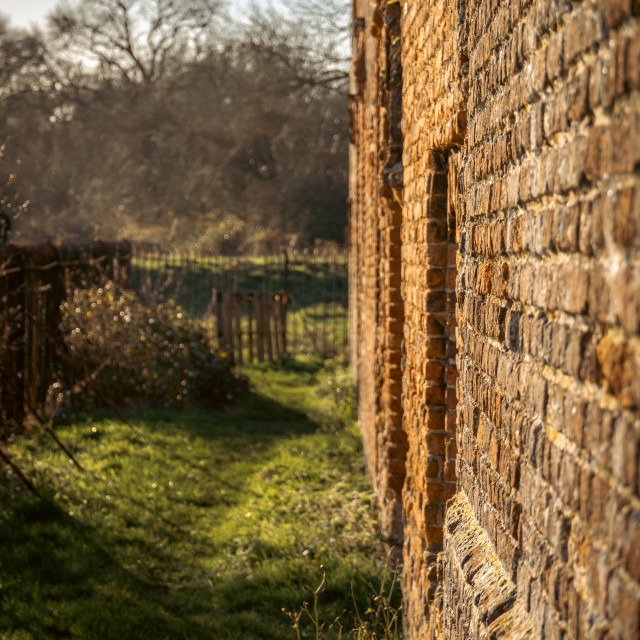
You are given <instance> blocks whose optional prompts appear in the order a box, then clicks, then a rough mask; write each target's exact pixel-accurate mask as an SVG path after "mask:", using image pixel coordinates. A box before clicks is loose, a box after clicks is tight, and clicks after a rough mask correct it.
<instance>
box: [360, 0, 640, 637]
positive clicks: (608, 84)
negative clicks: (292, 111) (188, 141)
mask: <svg viewBox="0 0 640 640" xmlns="http://www.w3.org/2000/svg"><path fill="white" fill-rule="evenodd" d="M353 11H354V14H353V15H354V59H355V62H354V74H353V78H352V108H353V119H354V131H353V134H354V138H353V142H354V144H353V145H352V151H351V154H352V156H351V159H352V164H351V207H352V215H351V229H352V234H351V244H352V271H351V273H352V281H351V284H352V336H353V337H354V338H353V342H352V353H351V356H352V363H353V364H354V367H355V369H356V371H357V374H358V384H359V390H360V394H359V398H360V420H361V423H362V428H363V434H364V441H365V453H366V456H367V460H368V466H369V470H370V473H371V476H372V480H373V483H374V486H375V487H376V490H377V493H378V496H379V500H380V504H381V521H382V525H383V530H384V531H385V532H386V534H387V535H388V537H389V539H390V540H391V541H393V542H395V543H398V542H399V541H400V540H401V536H403V537H404V538H403V540H404V541H403V559H404V573H403V597H404V624H405V634H406V637H408V638H416V639H417V638H425V637H442V636H444V637H445V638H460V639H462V638H476V637H478V638H479V637H508V638H525V637H526V638H565V639H567V638H576V639H577V638H621V639H625V640H626V639H629V640H631V639H637V638H639V637H640V413H639V410H640V44H639V43H640V18H639V15H640V9H639V8H638V5H637V2H634V1H633V0H615V1H614V0H593V1H586V0H585V1H583V2H578V3H568V2H559V1H558V0H539V1H537V2H533V1H531V0H521V1H506V0H502V1H500V0H481V1H477V0H467V2H460V1H457V2H450V1H447V0H428V1H425V2H416V1H411V2H410V1H408V0H403V1H402V2H392V3H387V2H383V1H382V0H380V1H379V2H376V1H366V2H365V0H354V5H353ZM361 19H362V20H361ZM391 78H393V79H392V80H391ZM399 86H402V99H401V104H400V105H399V100H398V96H397V91H396V92H394V89H397V87H399ZM399 106H400V107H401V109H402V136H400V134H399V130H398V127H397V124H398V123H399V122H400V119H399V118H398V114H397V109H398V107H399ZM399 145H400V146H399ZM401 488H402V489H401ZM400 514H401V516H402V517H401V519H400Z"/></svg>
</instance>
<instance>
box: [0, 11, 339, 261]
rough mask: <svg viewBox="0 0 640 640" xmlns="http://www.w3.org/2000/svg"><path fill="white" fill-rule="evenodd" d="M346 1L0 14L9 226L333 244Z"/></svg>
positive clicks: (3, 179)
mask: <svg viewBox="0 0 640 640" xmlns="http://www.w3.org/2000/svg"><path fill="white" fill-rule="evenodd" d="M348 19H349V11H348V2H346V0H322V1H319V0H299V1H298V2H293V0H292V1H291V3H290V6H288V8H286V9H285V8H280V9H278V10H276V9H274V8H269V7H267V8H259V7H258V6H257V5H255V6H254V7H253V8H252V9H251V10H250V11H249V12H248V14H247V15H244V16H243V17H242V18H237V17H236V18H232V17H231V15H230V14H228V13H227V12H226V10H225V7H224V5H223V3H222V2H220V1H217V2H216V1H215V0H214V1H212V0H81V1H80V2H78V3H75V4H72V5H70V4H67V3H61V4H60V5H59V6H58V8H57V9H56V10H54V11H53V12H52V14H51V15H50V17H49V21H48V27H47V29H46V30H45V31H42V32H37V31H24V30H19V29H15V28H12V27H11V23H10V20H9V19H0V145H2V147H0V200H1V202H0V206H1V207H2V210H3V211H5V212H7V213H8V214H9V216H10V218H11V220H12V229H11V231H10V233H9V240H10V241H13V242H17V243H25V242H29V243H33V242H37V241H42V240H46V239H52V240H57V241H76V242H77V241H87V240H90V239H93V238H101V239H103V240H115V239H118V238H122V237H127V238H131V239H134V240H137V241H149V242H159V243H163V244H174V245H180V244H182V245H186V244H190V245H193V244H196V243H197V244H198V245H199V246H201V247H202V248H203V249H208V250H215V251H219V252H221V253H226V254H236V253H250V252H260V251H274V250H278V249H279V248H280V247H282V246H308V245H310V244H313V243H318V242H335V243H338V244H341V243H342V242H343V239H344V231H345V227H346V209H347V202H346V201H347V149H348V118H347V90H348V82H347V79H348V73H347V68H348V62H347V57H348V51H347V49H346V39H348V29H347V28H346V24H347V23H348Z"/></svg>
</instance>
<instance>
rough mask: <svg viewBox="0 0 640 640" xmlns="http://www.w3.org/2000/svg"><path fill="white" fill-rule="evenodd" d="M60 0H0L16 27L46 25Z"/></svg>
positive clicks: (238, 1)
mask: <svg viewBox="0 0 640 640" xmlns="http://www.w3.org/2000/svg"><path fill="white" fill-rule="evenodd" d="M58 2H59V0H0V13H4V14H5V15H8V16H9V17H10V18H11V24H12V25H13V26H14V27H29V26H31V25H32V24H34V23H35V24H37V25H38V26H42V27H43V26H44V22H45V21H44V18H45V16H46V15H47V14H48V13H49V11H51V9H53V7H55V5H56V4H58ZM247 2H248V0H231V2H229V6H235V7H240V6H242V5H245V4H247Z"/></svg>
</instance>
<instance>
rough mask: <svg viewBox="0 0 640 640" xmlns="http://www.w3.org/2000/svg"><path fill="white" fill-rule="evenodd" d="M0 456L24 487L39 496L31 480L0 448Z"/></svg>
mask: <svg viewBox="0 0 640 640" xmlns="http://www.w3.org/2000/svg"><path fill="white" fill-rule="evenodd" d="M0 458H2V459H3V460H4V461H5V462H6V463H7V464H8V465H9V466H10V467H11V469H13V471H14V472H15V474H16V475H17V476H18V478H20V480H22V482H23V484H24V485H25V487H27V489H29V491H31V493H33V495H34V496H38V497H40V494H39V493H38V491H37V489H36V488H35V486H34V484H33V482H31V480H29V478H27V476H26V475H25V474H24V473H23V472H22V469H20V467H19V466H18V465H17V464H16V463H15V462H14V461H13V460H12V459H11V458H10V457H9V456H8V454H7V453H5V452H4V451H3V450H2V449H0Z"/></svg>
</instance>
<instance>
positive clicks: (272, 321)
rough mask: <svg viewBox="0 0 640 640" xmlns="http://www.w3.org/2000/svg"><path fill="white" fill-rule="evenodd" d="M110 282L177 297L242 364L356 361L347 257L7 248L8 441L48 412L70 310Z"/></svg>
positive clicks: (2, 384)
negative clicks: (30, 419) (68, 303)
mask: <svg viewBox="0 0 640 640" xmlns="http://www.w3.org/2000/svg"><path fill="white" fill-rule="evenodd" d="M107 279H110V280H114V281H115V282H117V283H118V284H119V285H120V286H125V287H131V288H133V289H134V290H136V291H137V293H138V294H139V295H140V297H141V298H142V299H143V301H145V302H146V303H147V304H149V305H153V304H156V303H158V302H163V301H166V300H168V299H173V300H175V301H176V303H177V304H178V305H180V306H181V307H182V308H183V309H184V312H185V314H186V315H188V316H190V317H191V319H193V320H195V321H197V322H199V323H200V324H201V325H202V327H203V328H204V329H205V330H206V331H207V332H208V334H209V335H210V336H211V337H212V338H213V339H216V340H217V341H218V342H219V345H220V347H221V348H222V349H228V350H229V351H230V352H232V353H233V354H234V358H235V360H236V362H237V363H239V364H243V363H245V362H255V361H258V362H263V361H271V362H277V361H279V360H281V359H282V358H283V357H285V356H287V355H298V354H301V353H302V354H315V355H318V356H320V357H336V356H338V357H346V354H347V342H348V330H347V326H348V325H347V260H346V255H344V254H340V253H336V254H333V255H330V256H326V255H317V254H314V253H312V252H309V253H291V254H284V253H283V254H280V255H275V256H265V257H261V258H231V257H221V256H212V255H206V254H203V253H197V252H189V253H182V254H179V253H175V252H166V251H160V250H158V249H156V248H149V247H143V248H141V247H132V246H131V245H130V244H129V243H128V242H121V243H91V244H89V245H86V246H83V247H71V246H61V247H54V246H53V245H51V244H50V243H45V244H43V245H38V246H31V247H15V246H13V245H9V246H8V247H3V248H1V249H0V436H3V437H6V436H7V435H8V434H9V433H11V432H12V431H20V430H21V429H22V424H23V422H24V418H25V411H29V412H31V413H32V414H35V413H36V412H41V411H42V409H43V408H44V404H45V401H46V400H47V395H48V392H49V389H50V385H51V384H52V383H53V382H55V380H56V375H59V371H57V369H59V367H60V357H59V356H60V354H61V353H66V351H65V347H64V342H63V337H62V335H61V334H60V330H59V327H58V325H59V322H60V305H61V304H62V302H64V301H65V300H68V299H70V296H71V295H72V293H73V291H74V289H76V288H88V287H90V286H92V285H95V284H103V283H104V282H105V281H106V280H107Z"/></svg>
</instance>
